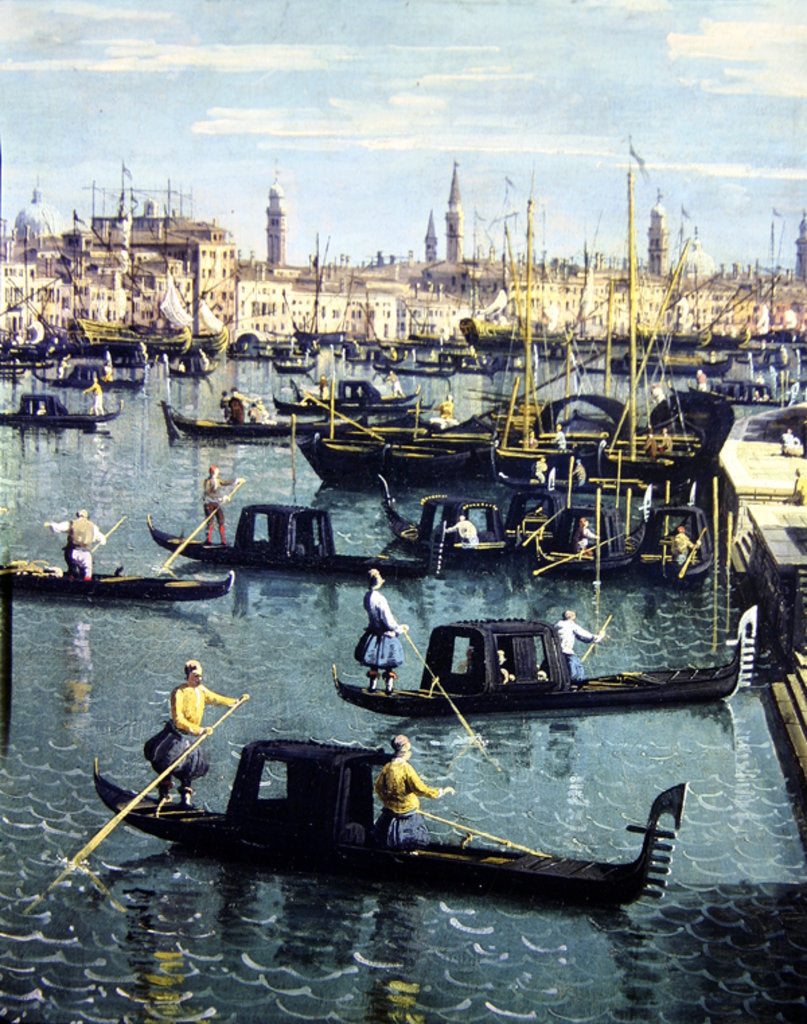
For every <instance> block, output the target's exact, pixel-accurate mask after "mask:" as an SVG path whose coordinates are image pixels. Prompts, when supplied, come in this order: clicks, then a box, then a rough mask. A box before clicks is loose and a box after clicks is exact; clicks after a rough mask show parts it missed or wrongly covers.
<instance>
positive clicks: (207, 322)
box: [199, 301, 224, 334]
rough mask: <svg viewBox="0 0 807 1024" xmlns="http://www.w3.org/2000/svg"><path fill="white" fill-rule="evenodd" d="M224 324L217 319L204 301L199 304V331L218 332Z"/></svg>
mask: <svg viewBox="0 0 807 1024" xmlns="http://www.w3.org/2000/svg"><path fill="white" fill-rule="evenodd" d="M223 327H224V324H223V323H222V322H221V320H219V318H218V317H217V316H216V314H215V313H214V312H213V310H212V309H211V308H210V306H208V304H207V303H206V302H204V301H203V302H202V303H201V305H200V306H199V333H200V334H220V333H221V331H222V329H223Z"/></svg>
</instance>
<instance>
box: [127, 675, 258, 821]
mask: <svg viewBox="0 0 807 1024" xmlns="http://www.w3.org/2000/svg"><path fill="white" fill-rule="evenodd" d="M248 699H249V698H248V695H247V694H244V695H243V696H242V697H241V700H248ZM237 703H238V698H236V697H223V696H222V695H221V694H220V693H214V692H213V691H212V690H209V689H208V688H207V687H206V686H204V685H203V684H202V666H201V664H200V663H199V662H198V661H196V660H195V659H191V660H190V661H187V662H186V663H185V682H184V683H182V684H181V685H180V686H177V687H176V688H175V689H174V690H173V692H172V693H171V721H170V722H166V723H165V725H164V726H163V728H162V730H161V731H160V732H158V733H157V735H156V736H152V738H151V739H150V740H147V741H146V743H145V745H144V747H143V753H144V754H145V756H146V759H147V760H148V761H149V762H150V763H151V766H152V767H153V768H154V770H155V771H156V772H164V771H165V770H166V768H168V767H170V765H172V764H173V763H174V762H175V761H176V760H177V759H178V758H179V756H180V755H181V754H182V753H183V752H184V751H185V750H187V748H188V747H189V746H191V744H192V743H193V742H194V740H196V739H198V738H199V736H201V735H202V733H203V732H206V733H207V735H208V736H209V735H210V734H211V733H212V732H213V730H212V729H211V728H210V727H207V726H205V727H203V726H202V717H203V715H204V713H205V706H206V705H207V704H223V705H224V706H225V707H232V705H233V704H237ZM209 768H210V763H209V761H208V759H207V754H206V753H205V751H204V750H203V748H202V747H197V748H196V749H195V750H194V751H193V752H192V753H191V754H190V755H189V756H188V757H186V758H185V760H184V761H183V762H182V763H181V764H180V766H179V767H178V768H177V769H176V771H174V772H173V773H172V774H173V775H174V777H175V778H176V779H177V781H178V782H179V787H180V788H179V792H180V795H181V803H182V806H183V807H187V808H190V807H191V806H192V804H191V795H192V794H193V790H192V789H191V782H192V781H193V780H194V779H200V778H202V776H203V775H207V772H208V769H209ZM172 786H173V783H172V782H171V776H170V775H169V776H168V777H167V778H166V779H163V781H162V782H160V784H159V786H158V793H159V795H160V801H161V802H162V801H167V800H169V799H170V791H171V788H172Z"/></svg>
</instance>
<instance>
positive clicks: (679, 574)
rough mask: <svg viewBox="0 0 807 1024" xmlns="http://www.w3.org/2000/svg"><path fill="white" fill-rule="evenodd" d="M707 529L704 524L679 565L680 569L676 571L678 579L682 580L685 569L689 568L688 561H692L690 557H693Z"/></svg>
mask: <svg viewBox="0 0 807 1024" xmlns="http://www.w3.org/2000/svg"><path fill="white" fill-rule="evenodd" d="M707 529H708V527H706V526H704V528H703V529H702V530H701V532H700V536H699V537H698V539H697V540H696V541H695V543H694V544H693V545H692V550H691V551H690V552H689V554H688V555H687V560H686V561H685V562H684V564H683V565H682V566H681V569H680V571H679V573H678V579H679V580H682V579H683V578H684V575H685V574H686V571H687V569H688V568H689V566H690V563H691V562H692V559H693V558H694V557H695V552H696V551H697V550H698V548H699V547H700V546H701V541H702V540H703V535H704V534H705V533H706V530H707Z"/></svg>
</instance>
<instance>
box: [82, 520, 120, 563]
mask: <svg viewBox="0 0 807 1024" xmlns="http://www.w3.org/2000/svg"><path fill="white" fill-rule="evenodd" d="M125 518H126V516H121V517H120V519H119V520H118V521H117V523H115V525H114V526H113V527H112V529H111V530H109V531H108V532H107V533H106V534H105V537H106V540H109V538H110V537H111V536H112V534H113V533H114V532H115V530H117V528H118V527H119V526H120V524H121V523H122V522H123V521H124V519H125ZM100 543H101V541H100V540H99V541H98V544H96V545H95V547H94V548H90V554H92V553H93V552H94V551H95V550H96V548H97V547H98V545H99V544H100Z"/></svg>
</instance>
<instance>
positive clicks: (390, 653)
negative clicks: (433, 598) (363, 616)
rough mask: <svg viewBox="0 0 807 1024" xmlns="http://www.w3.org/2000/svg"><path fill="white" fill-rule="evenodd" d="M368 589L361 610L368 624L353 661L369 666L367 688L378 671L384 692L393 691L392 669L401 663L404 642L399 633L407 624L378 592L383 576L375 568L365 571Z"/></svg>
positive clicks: (376, 681) (374, 679)
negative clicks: (400, 619)
mask: <svg viewBox="0 0 807 1024" xmlns="http://www.w3.org/2000/svg"><path fill="white" fill-rule="evenodd" d="M368 583H369V589H368V590H367V593H366V594H365V595H364V610H365V611H366V612H367V618H368V623H367V628H366V629H365V631H364V633H362V635H361V638H360V640H359V642H358V644H357V645H356V650H355V652H354V655H355V658H356V661H358V662H359V663H360V664H362V665H366V666H367V668H368V670H369V671H368V672H367V678H368V679H369V680H370V685H369V687H368V689H370V690H375V688H376V687H377V686H378V675H379V672H383V673H384V684H385V689H386V692H387V693H392V689H393V686H394V683H395V680H396V679H397V678H398V677H397V676H396V674H395V672H394V669H396V668H397V667H398V666H399V665H403V662H404V653H403V646H402V644H401V641H400V640H399V637H400V635H401V633H405V632H406V631H407V630H408V629H409V626H404V625H400V624H399V623H398V622H396V621H395V616H394V615H393V614H392V612H391V611H390V606H389V602H388V601H387V599H386V597H384V595H383V594H381V593H379V591H380V589H381V587H382V586H383V585H384V577H383V576H382V575H381V573H380V572H379V571H378V569H371V570H370V572H369V573H368Z"/></svg>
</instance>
